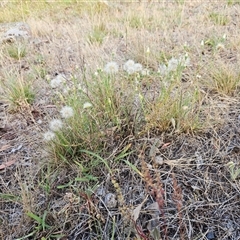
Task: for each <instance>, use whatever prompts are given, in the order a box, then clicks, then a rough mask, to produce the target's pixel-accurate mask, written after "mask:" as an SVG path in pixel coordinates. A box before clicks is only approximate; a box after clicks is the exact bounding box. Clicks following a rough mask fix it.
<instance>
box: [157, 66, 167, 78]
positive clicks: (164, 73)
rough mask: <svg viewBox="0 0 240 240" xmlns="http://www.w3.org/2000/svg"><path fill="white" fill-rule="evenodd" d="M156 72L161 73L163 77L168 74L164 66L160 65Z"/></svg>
mask: <svg viewBox="0 0 240 240" xmlns="http://www.w3.org/2000/svg"><path fill="white" fill-rule="evenodd" d="M158 72H159V73H161V74H162V75H163V76H165V75H166V74H168V68H167V66H166V65H165V64H160V65H159V68H158Z"/></svg>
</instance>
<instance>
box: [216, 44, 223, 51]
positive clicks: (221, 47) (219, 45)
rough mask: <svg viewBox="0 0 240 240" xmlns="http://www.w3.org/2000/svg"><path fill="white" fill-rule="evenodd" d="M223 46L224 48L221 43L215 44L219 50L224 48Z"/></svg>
mask: <svg viewBox="0 0 240 240" xmlns="http://www.w3.org/2000/svg"><path fill="white" fill-rule="evenodd" d="M224 48H225V46H224V44H223V43H218V44H217V46H216V49H217V50H221V49H224Z"/></svg>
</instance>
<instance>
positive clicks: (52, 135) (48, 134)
mask: <svg viewBox="0 0 240 240" xmlns="http://www.w3.org/2000/svg"><path fill="white" fill-rule="evenodd" d="M43 137H44V140H45V141H46V142H49V141H52V140H53V139H54V138H55V133H54V132H52V131H47V132H45V133H44V135H43Z"/></svg>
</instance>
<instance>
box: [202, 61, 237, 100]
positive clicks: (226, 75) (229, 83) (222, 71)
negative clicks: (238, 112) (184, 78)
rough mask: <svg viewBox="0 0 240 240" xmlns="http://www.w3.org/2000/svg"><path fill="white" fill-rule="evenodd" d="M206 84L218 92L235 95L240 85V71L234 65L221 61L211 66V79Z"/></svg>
mask: <svg viewBox="0 0 240 240" xmlns="http://www.w3.org/2000/svg"><path fill="white" fill-rule="evenodd" d="M206 85H207V86H208V88H209V89H211V90H213V91H215V92H217V93H220V94H224V95H229V96H233V95H235V93H236V92H237V89H238V88H239V85H240V73H239V72H238V71H237V70H236V69H235V68H234V66H231V65H229V64H223V63H220V64H218V65H217V66H212V67H211V71H210V79H208V81H207V82H206Z"/></svg>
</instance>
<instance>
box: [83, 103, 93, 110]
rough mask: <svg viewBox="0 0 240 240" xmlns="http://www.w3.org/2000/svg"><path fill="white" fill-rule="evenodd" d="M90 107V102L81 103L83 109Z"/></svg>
mask: <svg viewBox="0 0 240 240" xmlns="http://www.w3.org/2000/svg"><path fill="white" fill-rule="evenodd" d="M90 107H92V104H91V103H90V102H85V103H84V104H83V108H84V109H85V108H90Z"/></svg>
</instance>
